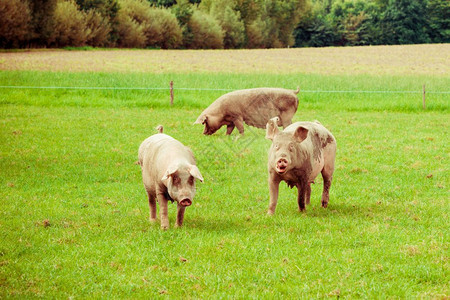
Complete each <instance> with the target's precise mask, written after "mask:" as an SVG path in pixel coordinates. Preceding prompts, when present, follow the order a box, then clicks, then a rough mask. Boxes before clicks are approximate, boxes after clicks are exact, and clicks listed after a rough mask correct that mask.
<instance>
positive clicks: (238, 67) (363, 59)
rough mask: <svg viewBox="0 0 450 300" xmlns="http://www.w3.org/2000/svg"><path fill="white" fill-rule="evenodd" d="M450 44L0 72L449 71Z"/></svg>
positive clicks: (70, 62) (128, 53) (109, 61)
mask: <svg viewBox="0 0 450 300" xmlns="http://www.w3.org/2000/svg"><path fill="white" fill-rule="evenodd" d="M449 53H450V44H436V45H406V46H367V47H340V48H332V47H330V48H292V49H258V50H95V51H66V50H33V51H27V52H0V70H41V71H63V72H119V73H121V72H123V73H132V72H145V73H192V72H195V73H240V74H251V73H268V74H289V73H306V74H330V75H339V74H379V75H388V74H390V75H438V76H439V75H440V76H448V74H450V63H449V62H450V59H449Z"/></svg>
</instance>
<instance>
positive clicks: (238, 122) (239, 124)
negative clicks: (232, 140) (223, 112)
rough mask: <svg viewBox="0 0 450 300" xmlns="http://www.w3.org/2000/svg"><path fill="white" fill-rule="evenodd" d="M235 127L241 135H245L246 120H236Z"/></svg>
mask: <svg viewBox="0 0 450 300" xmlns="http://www.w3.org/2000/svg"><path fill="white" fill-rule="evenodd" d="M234 125H235V126H236V128H237V129H238V130H239V133H240V134H244V120H243V119H242V118H239V119H236V120H234Z"/></svg>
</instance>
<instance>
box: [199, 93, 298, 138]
mask: <svg viewBox="0 0 450 300" xmlns="http://www.w3.org/2000/svg"><path fill="white" fill-rule="evenodd" d="M299 91H300V88H297V90H296V91H293V90H287V89H281V88H254V89H246V90H237V91H233V92H230V93H227V94H225V95H222V96H221V97H219V98H218V99H217V100H216V101H214V102H213V103H212V104H211V105H210V106H208V108H206V109H205V110H204V111H203V112H202V113H201V114H200V116H199V117H198V118H197V120H196V121H195V123H194V124H204V125H205V130H204V131H203V134H205V135H211V134H213V133H215V132H216V131H217V130H219V129H220V128H221V127H222V126H224V125H226V126H227V133H226V134H227V135H229V134H231V132H232V131H233V130H234V128H235V127H236V128H237V129H238V130H239V133H240V134H244V123H246V124H247V125H249V126H254V127H257V128H265V126H266V124H267V122H268V121H269V120H270V119H271V118H273V117H278V120H279V122H278V126H283V128H285V127H286V126H288V125H289V124H291V123H292V117H293V116H294V114H295V112H296V111H297V107H298V98H297V94H298V92H299Z"/></svg>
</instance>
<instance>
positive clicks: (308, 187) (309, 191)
mask: <svg viewBox="0 0 450 300" xmlns="http://www.w3.org/2000/svg"><path fill="white" fill-rule="evenodd" d="M310 199H311V183H308V184H307V185H306V199H305V201H306V205H309V203H310Z"/></svg>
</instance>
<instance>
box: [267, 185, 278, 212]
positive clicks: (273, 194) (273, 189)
mask: <svg viewBox="0 0 450 300" xmlns="http://www.w3.org/2000/svg"><path fill="white" fill-rule="evenodd" d="M279 187H280V180H278V179H276V178H273V177H272V176H269V194H270V202H269V210H268V211H267V214H269V215H273V214H274V213H275V209H276V207H277V202H278V190H279Z"/></svg>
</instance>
